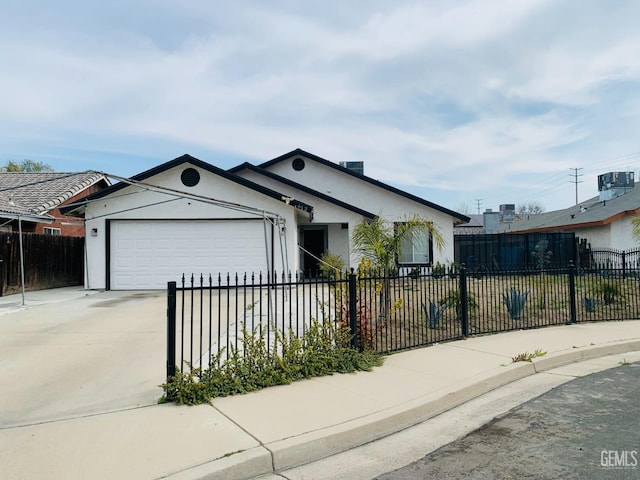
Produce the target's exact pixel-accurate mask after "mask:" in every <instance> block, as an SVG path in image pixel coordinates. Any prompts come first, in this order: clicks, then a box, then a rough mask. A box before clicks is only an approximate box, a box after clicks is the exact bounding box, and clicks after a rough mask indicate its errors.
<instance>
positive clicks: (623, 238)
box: [576, 215, 640, 250]
mask: <svg viewBox="0 0 640 480" xmlns="http://www.w3.org/2000/svg"><path fill="white" fill-rule="evenodd" d="M632 218H633V217H632V216H630V215H627V216H625V217H622V218H620V219H619V220H616V221H615V222H612V223H610V224H607V225H602V226H599V227H590V228H581V229H579V230H577V231H576V236H578V237H580V238H586V239H587V241H588V242H589V243H590V244H591V248H613V249H616V250H632V249H635V248H638V247H639V246H640V245H638V243H637V242H636V241H635V240H634V238H633V226H632V224H631V220H632Z"/></svg>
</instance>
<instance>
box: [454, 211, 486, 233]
mask: <svg viewBox="0 0 640 480" xmlns="http://www.w3.org/2000/svg"><path fill="white" fill-rule="evenodd" d="M467 217H469V221H468V222H466V223H460V224H458V225H455V226H454V227H453V234H454V235H482V234H484V233H485V231H484V218H483V217H484V215H483V214H479V215H478V214H473V213H472V214H469V215H467Z"/></svg>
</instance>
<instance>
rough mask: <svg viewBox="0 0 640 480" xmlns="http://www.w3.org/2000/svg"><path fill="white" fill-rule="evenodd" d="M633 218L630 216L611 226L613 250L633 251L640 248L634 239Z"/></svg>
mask: <svg viewBox="0 0 640 480" xmlns="http://www.w3.org/2000/svg"><path fill="white" fill-rule="evenodd" d="M632 219H633V217H632V216H631V215H628V216H626V217H623V218H621V219H620V220H618V221H617V222H614V223H613V224H611V245H612V247H611V248H615V249H618V250H632V249H635V248H638V247H640V245H638V243H637V242H636V240H635V239H634V238H633V225H632V224H631V220H632Z"/></svg>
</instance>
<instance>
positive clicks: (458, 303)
mask: <svg viewBox="0 0 640 480" xmlns="http://www.w3.org/2000/svg"><path fill="white" fill-rule="evenodd" d="M442 304H444V305H446V306H447V307H450V308H454V309H455V311H456V318H457V319H458V320H461V319H462V295H461V294H460V290H450V291H449V292H448V293H447V295H446V296H445V297H444V299H443V300H442ZM476 308H478V303H477V302H476V297H475V295H474V294H473V293H471V292H467V311H468V312H469V313H471V312H473V311H474V310H475V309H476Z"/></svg>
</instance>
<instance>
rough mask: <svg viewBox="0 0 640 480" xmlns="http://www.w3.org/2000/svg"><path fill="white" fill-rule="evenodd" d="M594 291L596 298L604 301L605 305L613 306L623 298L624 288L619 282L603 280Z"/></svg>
mask: <svg viewBox="0 0 640 480" xmlns="http://www.w3.org/2000/svg"><path fill="white" fill-rule="evenodd" d="M592 291H593V294H594V295H595V296H597V297H599V298H601V299H602V303H604V304H605V305H611V304H613V303H615V301H616V300H617V299H618V298H620V297H622V296H623V294H622V287H621V285H620V282H619V281H618V280H608V279H605V280H601V281H600V282H599V283H598V284H596V285H595V287H594V288H593V289H592Z"/></svg>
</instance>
